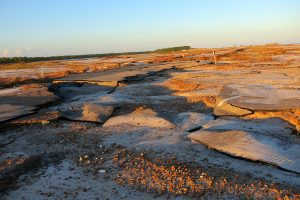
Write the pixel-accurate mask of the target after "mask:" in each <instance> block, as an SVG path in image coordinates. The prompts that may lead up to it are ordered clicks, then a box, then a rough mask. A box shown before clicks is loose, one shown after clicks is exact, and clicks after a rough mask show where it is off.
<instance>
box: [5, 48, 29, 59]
mask: <svg viewBox="0 0 300 200" xmlns="http://www.w3.org/2000/svg"><path fill="white" fill-rule="evenodd" d="M33 51H34V49H33V48H32V47H27V48H24V49H16V50H11V49H4V50H2V51H1V50H0V57H20V56H31V54H32V52H33Z"/></svg>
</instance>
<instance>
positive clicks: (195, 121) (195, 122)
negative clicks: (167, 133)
mask: <svg viewBox="0 0 300 200" xmlns="http://www.w3.org/2000/svg"><path fill="white" fill-rule="evenodd" d="M166 118H167V119H169V120H170V121H171V122H172V123H173V124H174V125H176V126H177V127H179V128H181V129H183V130H185V131H188V132H190V131H193V130H196V129H200V128H202V126H203V125H204V124H206V123H208V122H209V121H212V120H214V117H213V116H210V115H205V114H202V113H196V112H183V113H179V114H178V113H168V114H166Z"/></svg>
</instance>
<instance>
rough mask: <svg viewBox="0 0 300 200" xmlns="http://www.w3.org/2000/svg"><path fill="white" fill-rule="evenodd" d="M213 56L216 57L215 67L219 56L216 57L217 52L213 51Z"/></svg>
mask: <svg viewBox="0 0 300 200" xmlns="http://www.w3.org/2000/svg"><path fill="white" fill-rule="evenodd" d="M213 55H214V62H215V65H217V56H216V52H215V51H213Z"/></svg>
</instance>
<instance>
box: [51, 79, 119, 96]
mask: <svg viewBox="0 0 300 200" xmlns="http://www.w3.org/2000/svg"><path fill="white" fill-rule="evenodd" d="M117 86H118V83H117V82H108V83H103V82H101V83H99V84H85V83H60V84H55V85H54V86H53V88H54V89H55V90H56V91H57V93H58V95H59V96H61V97H63V98H64V99H71V98H73V97H75V96H81V95H90V94H95V93H98V92H107V93H109V92H112V91H113V90H114V89H115V88H116V87H117Z"/></svg>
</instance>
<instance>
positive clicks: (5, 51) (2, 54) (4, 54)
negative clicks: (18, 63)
mask: <svg viewBox="0 0 300 200" xmlns="http://www.w3.org/2000/svg"><path fill="white" fill-rule="evenodd" d="M9 56H10V51H9V50H8V49H4V50H3V51H2V52H1V57H9Z"/></svg>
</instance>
